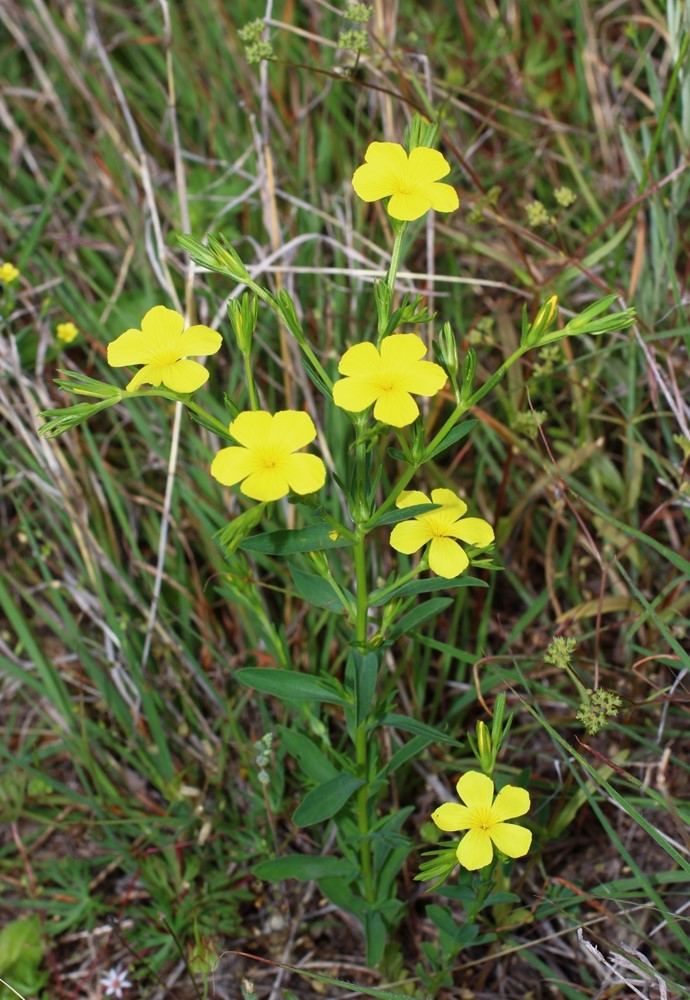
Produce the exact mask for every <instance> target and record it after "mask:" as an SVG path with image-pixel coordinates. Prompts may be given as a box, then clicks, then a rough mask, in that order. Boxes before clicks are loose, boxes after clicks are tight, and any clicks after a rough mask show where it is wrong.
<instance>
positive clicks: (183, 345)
mask: <svg viewBox="0 0 690 1000" xmlns="http://www.w3.org/2000/svg"><path fill="white" fill-rule="evenodd" d="M222 343H223V338H222V337H221V335H220V334H219V333H216V332H215V330H211V328H210V327H208V326H201V325H199V326H190V327H189V328H188V329H187V330H185V329H184V318H183V317H182V316H181V315H180V313H178V312H175V310H174V309H167V308H166V307H165V306H154V307H153V309H149V311H148V312H147V313H146V315H145V316H144V318H143V319H142V321H141V330H126V331H125V332H124V333H123V334H121V335H120V336H119V337H118V338H117V339H116V340H113V341H112V343H110V344H108V364H109V365H112V366H113V368H124V367H129V366H130V365H143V366H144V367H143V368H142V369H141V370H140V371H138V372H137V374H136V375H135V376H134V378H133V379H132V380H131V382H129V384H128V385H127V392H134V390H135V389H138V388H139V386H140V385H146V384H148V385H153V386H159V385H160V384H161V383H163V385H164V386H166V387H167V388H168V389H172V391H173V392H194V391H195V389H198V388H200V386H202V385H203V384H204V382H206V380H207V379H208V371H207V370H206V368H204V366H203V365H201V364H199V362H198V361H189V360H188V356H189V355H190V354H199V355H208V354H215V353H216V351H218V350H219V349H220V345H221V344H222Z"/></svg>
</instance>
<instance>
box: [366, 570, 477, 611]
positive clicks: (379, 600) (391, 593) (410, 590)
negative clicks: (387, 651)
mask: <svg viewBox="0 0 690 1000" xmlns="http://www.w3.org/2000/svg"><path fill="white" fill-rule="evenodd" d="M488 586H489V585H488V583H485V582H484V580H480V579H478V577H476V576H456V577H453V578H452V579H451V580H446V578H445V577H442V576H431V577H424V579H422V580H411V581H410V582H409V583H404V584H403V585H402V586H401V587H396V588H395V590H385V589H381V590H373V591H372V592H371V595H370V598H369V607H370V608H377V607H379V606H380V605H381V604H387V603H388V602H389V601H392V600H393V599H394V598H396V597H409V596H410V594H433V593H435V591H437V590H457V589H458V587H488Z"/></svg>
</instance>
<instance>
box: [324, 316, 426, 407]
mask: <svg viewBox="0 0 690 1000" xmlns="http://www.w3.org/2000/svg"><path fill="white" fill-rule="evenodd" d="M425 354H426V347H425V346H424V343H423V341H422V340H420V338H419V337H418V336H417V334H416V333H394V334H392V335H391V336H390V337H385V338H384V340H383V341H382V342H381V351H380V353H379V351H378V350H377V349H376V347H375V346H374V344H370V343H365V344H355V346H354V347H351V348H350V349H349V350H348V351H345V353H344V354H343V356H342V358H341V359H340V364H339V365H338V371H339V372H340V374H341V375H345V376H347V377H346V378H342V379H339V380H338V381H337V382H336V383H335V385H334V386H333V402H334V403H335V405H336V406H339V407H341V409H343V410H349V411H350V412H351V413H360V412H361V411H362V410H366V409H367V407H369V406H371V404H372V403H374V402H375V403H376V406H375V407H374V416H375V417H376V419H377V420H380V421H381V422H382V423H384V424H391V426H393V427H406V426H407V425H408V424H411V423H412V421H413V420H415V419H416V418H417V417H418V416H419V407H418V406H417V404H416V403H415V401H414V399H413V398H412V396H411V395H410V393H411V392H414V393H415V394H416V395H417V396H435V395H436V393H437V392H438V391H439V390H440V389H442V388H443V386H444V385H445V384H446V373H445V372H444V370H443V368H441V366H440V365H436V364H434V363H433V361H421V360H420V359H421V358H423V357H424V355H425Z"/></svg>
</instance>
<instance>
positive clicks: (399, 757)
mask: <svg viewBox="0 0 690 1000" xmlns="http://www.w3.org/2000/svg"><path fill="white" fill-rule="evenodd" d="M435 742H436V738H435V737H432V736H414V737H413V738H412V739H411V740H408V742H407V743H405V744H404V746H401V747H398V749H397V750H396V751H395V753H394V754H393V756H392V757H391V759H390V760H389V761H388V763H387V764H386V765H385V766H384V768H383V770H382V771H381V777H382V778H387V777H388V775H389V774H394V773H395V772H396V771H397V770H398V768H399V767H402V765H403V764H405V763H406V762H407V761H408V760H410V758H411V757H416V756H417V755H418V754H420V753H421V752H422V750H426V748H427V747H428V746H430V745H431V744H432V743H435Z"/></svg>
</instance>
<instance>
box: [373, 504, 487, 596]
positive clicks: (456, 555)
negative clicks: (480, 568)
mask: <svg viewBox="0 0 690 1000" xmlns="http://www.w3.org/2000/svg"><path fill="white" fill-rule="evenodd" d="M422 503H437V504H441V505H442V506H440V507H437V508H436V510H430V511H429V513H428V514H417V516H416V517H415V518H414V519H413V520H410V521H401V522H400V524H396V526H395V527H394V528H393V530H392V532H391V539H390V543H391V545H392V547H393V548H394V549H395V551H396V552H403V553H404V554H405V555H408V556H409V555H411V554H412V553H413V552H416V551H417V550H418V549H421V548H422V546H423V545H426V544H427V542H431V544H430V546H429V568H430V569H431V570H432V571H433V572H434V573H436V574H437V575H438V576H443V577H445V578H446V579H448V580H450V579H452V578H453V577H456V576H459V575H460V573H462V572H463V571H464V570H466V569H467V567H468V565H469V559H468V558H467V554H466V553H465V552H464V551H463V549H461V548H460V546H459V545H458V543H457V542H456V541H455V539H456V538H459V539H460V541H462V542H467V543H468V544H470V545H479V546H484V545H490V544H491V542H493V540H494V531H493V528H492V527H491V525H490V524H489V522H488V521H485V520H484V519H483V518H481V517H464V515H465V512H466V511H467V504H466V503H464V501H462V500H461V499H460V498H459V497H457V496H456V495H455V493H453V491H452V490H443V489H440V490H432V491H431V500H429V498H428V497H427V496H425V495H424V493H421V492H420V491H419V490H403V492H402V493H401V494H400V496H399V497H398V499H397V500H396V502H395V505H396V507H399V508H401V509H404V508H405V507H416V506H417V505H418V504H422ZM461 518H462V520H461Z"/></svg>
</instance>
